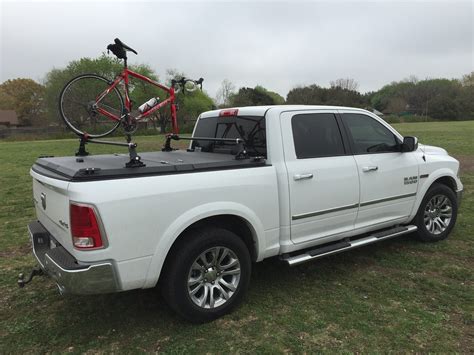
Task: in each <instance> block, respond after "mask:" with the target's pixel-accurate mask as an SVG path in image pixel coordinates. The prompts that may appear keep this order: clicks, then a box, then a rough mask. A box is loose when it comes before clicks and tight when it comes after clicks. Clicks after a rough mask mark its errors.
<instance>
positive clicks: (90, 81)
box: [59, 74, 124, 138]
mask: <svg viewBox="0 0 474 355" xmlns="http://www.w3.org/2000/svg"><path fill="white" fill-rule="evenodd" d="M109 87H110V83H109V81H108V80H107V79H106V78H103V77H101V76H98V75H95V74H84V75H80V76H77V77H75V78H73V79H72V80H70V81H69V82H68V83H67V84H66V86H65V87H64V89H63V90H62V91H61V95H60V99H59V112H60V113H61V117H62V118H63V120H64V122H65V123H66V125H67V126H68V127H69V128H70V129H71V130H72V131H73V132H74V133H76V134H77V135H79V136H83V135H84V134H86V133H87V134H88V135H89V136H90V137H92V138H99V137H104V136H106V135H108V134H110V133H112V132H113V131H115V130H116V129H117V127H118V126H119V125H120V120H119V121H116V120H113V119H111V118H110V117H107V116H105V115H103V114H101V113H99V112H98V108H102V109H104V110H106V111H107V112H109V113H111V114H113V115H114V116H116V117H120V116H121V115H122V113H123V112H124V103H123V98H122V95H121V94H120V92H119V91H118V89H117V88H116V87H115V88H114V89H113V90H111V91H110V92H109V93H108V94H107V95H106V96H105V97H104V98H103V99H102V100H101V101H100V102H98V103H97V102H96V98H97V97H98V96H99V95H100V94H101V93H103V92H104V91H105V90H107V89H108V88H109Z"/></svg>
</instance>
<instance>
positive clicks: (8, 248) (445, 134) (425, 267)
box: [0, 121, 474, 353]
mask: <svg viewBox="0 0 474 355" xmlns="http://www.w3.org/2000/svg"><path fill="white" fill-rule="evenodd" d="M395 126H396V128H397V129H398V130H400V132H402V133H403V134H410V135H415V136H418V137H419V138H420V141H421V142H423V143H426V144H432V145H438V146H442V147H445V148H446V149H447V150H448V151H449V152H450V153H451V154H453V155H455V156H458V157H461V158H462V159H463V161H466V162H467V166H468V169H463V170H462V173H463V176H462V179H463V182H464V184H465V194H464V200H463V205H462V208H461V210H460V214H459V219H458V223H457V226H456V228H455V229H454V231H453V233H452V235H451V237H450V238H449V239H447V240H445V241H443V242H439V243H436V244H423V243H419V242H417V241H415V240H414V239H412V238H411V237H410V236H407V237H402V238H399V239H395V240H391V241H387V242H383V243H380V244H376V245H371V246H368V247H365V248H362V249H359V250H355V251H352V252H348V253H345V254H340V255H336V256H332V257H329V258H326V259H322V260H320V261H316V262H313V263H307V264H303V265H301V266H298V267H295V268H289V267H287V266H285V265H284V264H282V263H280V262H279V261H278V259H276V258H274V259H269V260H266V261H264V262H262V263H259V264H256V265H255V267H254V270H253V274H252V281H251V285H250V289H249V294H248V296H247V297H246V300H245V303H244V304H243V305H242V306H241V307H240V308H238V309H237V310H236V311H235V312H234V313H233V314H231V315H228V316H226V317H224V318H222V319H219V320H217V321H215V322H213V323H210V324H204V325H197V326H196V325H190V324H188V323H186V322H183V321H182V320H181V319H179V318H178V317H177V316H175V315H174V314H173V313H172V312H171V311H170V310H169V309H168V307H167V306H166V305H165V304H164V303H163V300H162V299H161V298H160V296H159V293H158V292H156V290H138V291H131V292H124V293H120V294H111V295H99V296H68V297H62V296H59V294H58V293H57V291H56V288H55V286H54V285H53V283H52V282H51V281H50V280H49V279H47V278H37V279H35V280H34V281H33V282H32V283H31V284H30V285H28V286H27V287H26V288H25V289H22V290H20V289H18V288H17V286H16V277H17V274H18V273H19V272H23V271H26V270H27V269H28V268H29V267H30V266H32V265H33V264H34V260H33V257H32V256H31V252H30V247H29V241H28V238H27V232H26V224H27V223H28V222H29V221H30V220H32V219H33V218H34V211H33V207H32V203H31V179H30V176H29V175H28V170H29V168H30V166H31V165H32V163H33V162H34V160H35V158H36V157H37V156H38V155H40V154H46V155H70V154H71V153H72V152H73V151H74V149H75V148H76V145H77V144H76V140H61V141H35V142H7V143H0V166H1V170H0V180H1V184H0V201H1V204H0V353H23V352H34V353H40V352H74V353H82V352H88V353H95V352H118V351H121V352H173V353H184V352H193V353H228V352H231V353H234V352H242V353H254V352H265V353H274V352H278V353H284V352H292V353H303V352H315V351H331V352H336V351H337V352H349V351H350V352H369V351H370V352H388V351H393V352H461V353H469V352H472V351H473V349H474V258H473V255H474V239H473V233H472V230H473V228H474V195H473V192H472V191H473V190H474V171H473V169H472V161H473V159H474V141H473V139H472V137H474V121H471V122H443V123H412V124H398V125H395ZM138 142H139V144H140V149H158V148H159V147H160V146H161V144H162V141H160V138H158V137H138ZM89 149H90V150H91V151H92V152H94V153H99V152H122V150H121V149H120V148H114V147H104V146H90V147H89ZM470 164H471V165H470ZM469 166H471V167H470V168H469Z"/></svg>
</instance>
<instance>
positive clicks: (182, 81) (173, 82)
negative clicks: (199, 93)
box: [171, 77, 204, 92]
mask: <svg viewBox="0 0 474 355" xmlns="http://www.w3.org/2000/svg"><path fill="white" fill-rule="evenodd" d="M203 81H204V79H203V78H199V79H198V80H194V79H189V78H185V77H182V78H181V79H179V80H177V79H172V80H171V86H172V87H175V86H176V84H178V85H179V87H178V88H177V89H176V92H179V91H180V89H181V88H183V89H186V87H185V85H186V83H192V84H193V85H195V86H199V88H200V89H201V90H202V82H203ZM194 90H195V89H193V90H189V89H188V91H194ZM183 92H184V91H183Z"/></svg>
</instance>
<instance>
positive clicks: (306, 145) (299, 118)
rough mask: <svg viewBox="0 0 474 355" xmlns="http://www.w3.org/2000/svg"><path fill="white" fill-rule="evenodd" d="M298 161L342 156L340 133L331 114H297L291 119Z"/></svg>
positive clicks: (342, 147)
mask: <svg viewBox="0 0 474 355" xmlns="http://www.w3.org/2000/svg"><path fill="white" fill-rule="evenodd" d="M291 128H292V130H293V141H294V144H295V151H296V157H297V158H298V159H307V158H318V157H329V156H338V155H344V154H345V151H344V145H343V143H342V138H341V132H340V131H339V126H338V124H337V122H336V117H335V116H334V114H332V113H310V114H299V115H295V116H293V117H292V118H291Z"/></svg>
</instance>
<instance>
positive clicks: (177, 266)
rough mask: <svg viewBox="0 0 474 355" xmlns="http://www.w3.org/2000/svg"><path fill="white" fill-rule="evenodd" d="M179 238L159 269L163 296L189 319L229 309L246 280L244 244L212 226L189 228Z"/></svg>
mask: <svg viewBox="0 0 474 355" xmlns="http://www.w3.org/2000/svg"><path fill="white" fill-rule="evenodd" d="M183 240H184V242H183V243H180V244H178V246H177V247H176V248H175V251H174V253H173V255H171V256H170V258H169V259H168V261H167V265H166V267H165V268H164V270H163V272H164V273H165V275H163V276H164V277H163V280H162V282H161V283H160V287H161V288H162V292H163V296H164V298H165V299H166V301H167V302H168V304H169V305H170V306H171V308H173V309H174V310H175V311H176V312H177V313H179V314H180V315H181V316H183V317H184V318H186V319H188V320H190V321H192V322H206V321H211V320H213V319H216V318H218V317H220V316H222V315H224V314H226V313H229V312H230V311H231V310H232V309H233V308H234V307H236V306H237V305H238V304H239V303H240V302H241V301H242V298H243V296H244V295H245V292H246V290H247V287H248V284H249V281H250V272H251V260H250V254H249V251H248V249H247V246H246V245H245V243H244V242H243V241H242V239H241V238H239V237H238V236H237V235H235V234H234V233H233V232H230V231H228V230H226V229H222V228H215V227H208V228H205V229H199V230H193V231H190V232H188V235H187V236H185V237H184V239H183Z"/></svg>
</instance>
